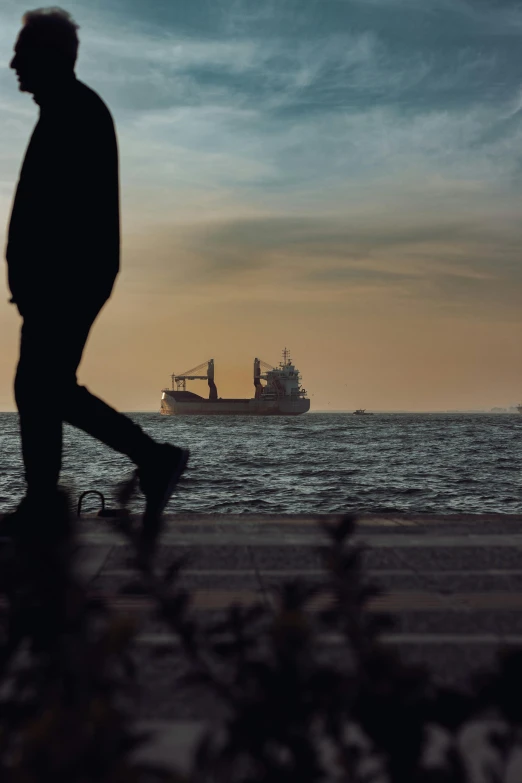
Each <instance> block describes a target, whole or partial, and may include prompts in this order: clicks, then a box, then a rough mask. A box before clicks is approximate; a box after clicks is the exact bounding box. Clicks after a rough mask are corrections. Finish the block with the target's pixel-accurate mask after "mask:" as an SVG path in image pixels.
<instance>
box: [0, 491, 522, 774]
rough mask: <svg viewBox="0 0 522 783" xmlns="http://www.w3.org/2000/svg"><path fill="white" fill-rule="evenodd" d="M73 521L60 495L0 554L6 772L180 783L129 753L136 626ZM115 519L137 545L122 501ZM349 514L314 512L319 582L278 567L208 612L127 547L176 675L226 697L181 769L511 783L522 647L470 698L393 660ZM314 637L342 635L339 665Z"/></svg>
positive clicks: (175, 576) (519, 748)
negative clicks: (318, 522) (97, 578)
mask: <svg viewBox="0 0 522 783" xmlns="http://www.w3.org/2000/svg"><path fill="white" fill-rule="evenodd" d="M72 519H73V518H72V516H71V514H70V513H69V511H68V509H67V503H66V499H65V498H63V504H62V507H61V508H60V509H57V510H55V512H54V519H53V523H54V525H53V528H52V530H53V531H54V535H53V537H50V532H51V524H50V522H51V521H49V525H47V526H46V529H45V531H43V530H42V528H41V527H40V529H39V530H37V529H31V528H30V523H28V528H29V529H28V530H27V531H25V534H24V535H21V536H20V537H19V539H17V542H16V544H15V545H14V546H13V547H10V548H4V551H3V554H2V558H3V562H2V570H1V575H0V597H2V598H3V599H4V600H5V602H6V614H5V621H4V633H3V638H2V639H1V645H0V781H2V783H3V782H4V781H5V783H40V782H41V781H44V780H45V781H48V780H52V781H59V782H60V783H69V782H70V783H91V781H96V782H98V781H99V782H100V783H127V782H128V783H149V781H151V782H152V781H160V780H169V781H172V782H173V781H181V780H182V779H183V778H182V777H181V776H180V775H179V774H176V773H175V772H173V771H171V770H163V769H161V768H159V767H153V766H150V765H148V766H147V765H145V764H140V763H138V762H137V761H136V760H135V751H136V750H137V749H138V748H139V747H140V745H142V744H143V743H144V741H145V740H146V739H147V737H146V736H144V735H138V733H137V732H136V730H135V728H134V727H133V722H132V714H133V710H134V706H135V703H136V702H135V697H136V696H137V692H136V685H135V671H134V664H133V661H134V658H133V652H134V643H133V638H134V636H135V634H136V632H137V630H138V629H137V628H136V627H134V626H133V625H132V624H131V623H130V621H129V620H128V619H126V618H122V617H119V616H118V615H115V614H114V613H112V612H111V611H110V610H109V609H108V607H107V606H106V605H105V604H104V602H103V601H102V600H100V599H93V598H92V597H89V595H88V594H87V591H86V589H85V587H84V586H83V585H82V584H81V583H80V582H79V581H78V579H77V578H76V576H75V573H74V549H75V542H74V524H73V521H72ZM40 524H41V521H40ZM111 524H112V525H113V526H114V527H115V528H116V529H117V530H118V531H119V532H120V533H121V534H122V535H124V536H126V537H127V538H128V539H129V541H130V542H131V543H132V544H134V545H136V544H137V538H136V534H135V531H134V530H133V528H132V525H131V521H130V517H128V516H127V515H126V514H125V513H122V515H121V517H116V518H114V519H112V520H111ZM355 524H356V520H355V518H354V517H351V516H347V517H345V518H343V519H341V520H340V521H339V522H338V523H337V524H334V525H324V535H325V543H324V545H323V546H322V547H321V556H322V560H323V563H324V579H323V580H322V581H321V582H320V583H318V584H313V585H310V584H308V583H306V582H304V581H299V580H297V581H296V580H294V581H288V582H287V583H285V584H284V585H283V587H282V588H281V589H280V590H279V591H278V592H277V593H276V594H274V596H273V600H272V601H271V602H260V603H259V604H258V605H256V606H253V607H249V608H248V609H246V608H242V607H240V606H234V607H232V608H231V609H230V610H229V611H228V613H227V615H226V618H225V620H223V621H221V622H219V623H214V624H210V625H208V624H203V622H202V621H201V620H200V619H199V617H197V615H196V614H195V613H194V612H193V611H192V609H191V601H190V594H189V593H188V592H187V591H186V590H184V589H182V588H181V586H180V579H179V577H180V574H181V572H182V565H183V564H182V563H181V562H175V563H173V564H172V565H171V566H170V567H169V568H168V569H167V571H166V573H165V574H164V575H162V576H161V577H160V576H158V575H157V574H156V573H155V571H154V569H152V568H150V567H149V566H148V565H147V564H143V563H140V562H139V561H138V560H137V566H136V567H137V568H138V569H139V570H140V579H141V583H142V584H143V585H144V586H145V588H146V590H147V591H148V593H149V595H150V596H152V597H153V599H154V601H155V604H156V607H157V613H158V615H159V616H160V617H161V618H162V619H163V622H164V624H165V630H170V631H171V633H172V634H174V635H175V637H176V639H177V640H178V645H177V649H179V647H181V649H182V650H183V652H184V655H185V657H186V660H187V662H188V663H189V665H190V666H189V670H190V673H189V675H188V676H187V675H185V676H184V678H183V680H181V679H180V680H179V687H180V688H184V689H186V688H187V687H188V688H192V689H194V690H198V691H200V692H201V691H203V693H205V694H207V697H208V698H209V699H213V700H214V701H217V702H219V703H220V705H221V706H222V710H221V713H222V715H223V718H222V719H220V720H219V721H217V722H216V723H214V724H212V725H209V727H208V729H207V731H206V733H205V734H204V736H203V738H202V739H201V742H200V744H199V747H198V749H197V753H196V755H195V758H194V762H193V769H192V772H191V774H190V776H189V778H187V780H190V782H191V783H261V782H263V783H266V782H267V781H269V782H270V783H316V782H317V783H319V781H321V782H322V781H328V782H329V783H330V782H332V783H334V782H338V783H341V782H342V783H344V782H346V783H467V782H469V783H481V782H482V781H484V783H498V782H499V781H506V783H522V766H520V756H521V755H522V740H521V736H520V734H521V732H520V727H522V654H521V653H518V652H517V653H511V654H510V655H503V656H501V657H500V659H499V666H498V670H497V671H496V672H495V673H492V674H489V675H487V676H483V677H481V678H480V679H477V680H476V682H475V683H474V684H473V687H472V688H471V690H468V691H467V695H466V694H465V693H464V692H462V693H461V692H456V691H441V690H439V689H436V688H435V687H434V685H433V683H432V681H431V678H430V676H429V673H428V672H427V671H425V670H423V669H420V668H415V667H411V666H406V665H404V664H403V663H402V662H401V660H400V658H399V656H398V655H397V654H396V653H395V652H394V651H393V650H392V648H391V647H388V646H386V645H384V644H383V643H382V642H381V641H380V637H381V634H382V632H383V631H384V630H388V629H389V628H390V627H391V625H392V622H391V619H390V618H389V617H388V616H384V615H378V614H376V613H375V612H369V611H367V609H368V602H369V601H370V600H371V599H372V598H373V597H374V596H375V595H376V594H377V593H378V591H377V590H375V588H373V587H371V586H368V585H367V583H366V582H365V580H364V576H363V574H362V572H361V553H362V549H361V547H360V546H358V545H357V544H355V543H354V542H353V536H354V532H355ZM325 636H329V637H331V638H330V642H335V644H336V645H337V647H338V649H339V655H338V663H337V664H336V665H333V664H332V662H331V659H330V658H326V657H325V654H324V644H323V641H324V638H325ZM168 652H169V651H168V650H165V649H164V648H161V649H158V651H157V654H158V655H160V654H161V655H165V654H167V655H168ZM470 693H471V694H472V695H469V694H470ZM173 696H174V694H173Z"/></svg>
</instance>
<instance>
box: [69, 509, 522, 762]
mask: <svg viewBox="0 0 522 783" xmlns="http://www.w3.org/2000/svg"><path fill="white" fill-rule="evenodd" d="M80 524H81V531H82V532H81V550H80V568H81V571H82V574H83V576H84V578H85V579H86V580H87V581H88V582H89V583H90V585H91V586H92V588H93V589H95V590H100V591H102V592H104V593H106V594H114V593H115V592H116V590H117V589H118V588H119V587H121V586H122V585H123V584H125V583H126V582H129V581H131V580H132V578H133V575H134V572H133V571H132V570H131V569H130V568H129V558H130V557H131V554H132V553H131V551H130V549H129V547H128V546H127V545H126V543H125V540H124V539H122V538H120V537H119V536H117V535H114V534H113V533H111V532H110V531H111V527H110V524H109V523H108V522H107V521H106V520H103V519H99V518H95V517H84V518H82V520H81V523H80ZM357 535H358V538H359V539H360V540H362V541H363V542H364V543H365V544H366V545H367V546H368V550H367V552H366V553H365V555H364V562H365V566H366V575H367V578H368V579H369V580H371V581H373V582H377V583H378V584H380V585H382V587H383V588H385V590H386V594H385V595H384V596H382V597H381V598H379V599H377V600H375V601H374V603H373V605H372V607H371V609H372V610H379V611H380V610H383V609H385V610H389V611H390V612H392V613H393V614H394V616H395V617H396V620H397V623H396V628H395V630H394V631H393V633H390V634H388V635H387V636H386V637H385V640H386V642H387V643H389V644H392V645H394V646H396V647H398V648H399V649H400V651H401V654H402V655H403V657H404V658H405V659H407V660H408V661H412V662H423V663H427V664H428V665H429V666H430V667H431V669H432V671H433V672H434V674H435V676H436V677H437V679H438V680H439V681H440V682H446V683H463V682H465V681H466V680H467V678H468V677H469V675H470V673H471V672H472V671H475V670H476V669H477V668H481V667H483V666H488V665H491V664H492V662H493V659H494V655H495V652H496V650H497V649H498V646H499V645H501V644H504V645H522V515H521V516H517V517H513V516H503V515H494V514H491V515H481V516H479V515H474V516H465V515H462V516H433V515H422V516H421V515H396V516H395V515H390V516H364V517H362V518H361V519H360V522H359V526H358V534H357ZM322 540H323V537H322V534H321V532H320V531H319V529H318V526H317V518H312V517H302V516H300V517H290V516H287V517H281V518H273V517H268V516H265V517H259V516H244V515H242V516H232V515H231V516H228V517H223V516H221V515H216V516H179V517H176V518H174V517H170V518H168V520H167V526H166V531H165V533H164V535H163V538H162V545H161V548H160V551H159V560H160V564H164V565H167V564H168V563H170V562H171V561H172V560H173V559H175V558H176V557H179V555H180V554H181V553H183V554H188V555H189V556H190V559H191V564H190V565H189V566H188V567H187V569H186V571H185V574H184V577H183V584H185V585H187V586H188V587H190V588H191V590H192V591H194V600H195V608H196V609H197V610H198V611H200V612H202V613H208V614H209V615H211V614H216V613H219V612H220V611H222V610H223V609H225V608H226V607H227V606H229V605H230V604H231V603H232V602H241V603H244V604H249V603H251V602H252V601H255V600H259V598H261V599H262V600H263V601H266V602H267V603H268V604H269V603H270V601H271V588H272V587H273V586H274V585H276V584H278V583H280V582H281V581H282V580H284V579H285V578H287V577H291V576H297V575H298V576H303V577H306V578H308V579H310V580H314V579H317V578H318V577H319V576H320V574H321V571H320V568H319V565H320V564H319V560H318V555H317V554H316V552H315V551H314V547H316V546H317V545H318V544H319V543H321V542H322ZM114 604H115V605H116V606H119V607H120V608H121V609H124V610H126V611H131V612H139V613H140V616H141V619H142V634H141V636H140V640H139V648H140V672H141V678H142V685H143V693H144V700H143V704H142V707H141V711H140V716H139V717H140V719H141V720H142V721H144V722H145V723H146V725H147V726H150V727H153V728H156V729H159V731H158V734H157V740H156V744H155V745H151V746H150V747H149V748H148V750H147V751H146V753H145V755H148V756H151V757H156V758H157V757H158V756H160V757H161V758H163V759H165V760H167V759H170V760H175V761H176V762H177V763H178V764H181V766H182V767H183V766H186V765H187V764H188V759H189V757H190V752H191V748H192V747H193V744H194V741H195V738H196V737H197V735H198V733H199V731H200V729H201V720H202V719H203V718H207V717H209V715H212V708H211V707H209V705H208V704H207V703H204V702H202V701H200V702H198V701H197V700H194V699H191V700H190V701H187V700H186V697H183V696H182V695H180V694H179V693H176V689H175V687H174V677H173V668H174V667H176V666H178V667H179V668H178V672H179V669H182V668H183V666H184V664H183V661H182V658H181V656H180V657H179V659H176V658H175V659H174V660H173V658H172V657H171V656H169V657H167V658H165V659H163V658H160V659H157V658H154V657H153V656H152V649H151V646H152V644H158V643H162V642H165V643H169V642H172V640H171V639H170V637H168V635H166V634H165V629H164V628H162V626H161V625H160V623H159V622H158V621H157V620H155V619H153V616H152V613H151V611H150V605H149V603H148V601H147V600H146V599H144V598H140V597H132V598H131V597H120V598H119V599H117V600H115V601H114ZM324 644H325V648H326V649H328V650H329V655H330V656H331V657H332V659H335V655H336V650H337V652H338V651H339V640H338V639H336V637H335V636H333V635H331V636H329V637H325V638H324Z"/></svg>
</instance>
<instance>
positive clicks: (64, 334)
mask: <svg viewBox="0 0 522 783" xmlns="http://www.w3.org/2000/svg"><path fill="white" fill-rule="evenodd" d="M100 309H101V306H100V307H97V308H94V307H93V308H91V309H90V310H86V309H85V308H84V309H83V310H82V311H80V312H79V311H78V309H76V310H74V309H73V308H72V307H67V306H58V307H56V306H55V307H54V308H50V312H45V313H41V312H40V313H36V312H33V313H29V314H28V313H24V324H23V327H22V340H21V348H20V362H19V365H18V371H17V376H16V382H15V389H16V399H17V404H18V409H19V412H20V428H21V433H22V451H23V456H24V462H25V469H26V478H27V484H28V494H38V495H41V494H42V493H44V492H45V493H47V492H53V491H55V490H56V486H57V482H58V477H59V473H60V468H61V448H62V422H63V421H66V422H68V423H70V424H73V425H74V426H76V427H79V428H80V429H82V430H84V431H85V432H86V433H88V434H89V435H92V436H93V437H95V438H97V439H98V440H100V441H102V442H103V443H105V444H106V445H108V446H110V447H111V448H113V449H115V450H117V451H119V452H121V453H123V454H126V455H127V456H128V457H130V459H131V460H132V461H133V462H135V464H136V465H137V466H138V476H139V480H140V485H141V488H142V490H143V492H144V494H145V497H146V501H147V502H146V509H145V516H144V537H145V538H148V539H151V538H152V539H155V537H156V536H157V533H158V531H159V527H160V525H159V517H160V515H161V512H162V511H163V509H164V507H165V505H166V503H167V502H168V499H169V498H170V496H171V494H172V492H173V491H174V488H175V486H176V484H177V481H178V480H179V477H180V476H181V474H182V473H183V471H184V469H185V466H186V464H187V460H188V451H186V450H184V449H180V448H177V447H175V446H170V445H168V444H158V443H156V442H155V441H154V440H153V439H152V438H150V437H149V436H148V435H147V434H146V433H145V432H144V431H143V430H142V429H141V427H139V426H138V425H137V424H135V423H134V422H133V421H132V420H131V419H129V418H128V417H127V416H124V415H123V414H121V413H118V412H117V411H115V410H114V409H113V408H111V407H110V406H109V405H107V404H106V403H105V402H103V401H102V400H100V399H98V398H97V397H95V396H94V395H93V394H91V393H90V392H89V391H88V390H87V389H86V388H85V387H81V386H78V383H77V380H76V371H77V368H78V365H79V363H80V360H81V357H82V353H83V349H84V347H85V343H86V341H87V337H88V335H89V331H90V328H91V326H92V324H93V322H94V320H95V318H96V316H97V314H98V312H99V310H100Z"/></svg>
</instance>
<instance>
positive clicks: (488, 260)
mask: <svg viewBox="0 0 522 783" xmlns="http://www.w3.org/2000/svg"><path fill="white" fill-rule="evenodd" d="M29 7H31V6H29ZM63 8H65V10H67V11H69V12H70V13H71V14H72V15H73V17H74V19H75V21H76V22H77V23H78V24H79V25H80V30H79V36H80V52H79V58H78V63H77V68H76V73H77V76H78V78H79V79H81V80H82V81H84V82H85V83H86V84H88V85H89V86H90V87H92V88H93V89H95V90H96V91H97V92H98V93H99V94H100V95H101V97H102V98H103V99H104V100H105V101H106V103H107V104H108V106H109V108H110V110H111V112H112V115H113V117H114V120H115V123H116V128H117V133H118V140H119V151H120V172H121V212H122V237H123V238H122V271H121V274H120V276H119V278H118V282H117V285H116V289H115V292H114V294H113V297H112V299H111V300H110V302H109V303H108V304H107V305H106V307H105V309H104V310H103V312H102V314H101V316H100V317H99V319H98V321H97V322H96V324H95V326H94V328H93V331H92V333H91V337H90V340H89V343H88V346H87V349H86V353H85V357H84V360H83V363H82V365H81V368H80V373H79V378H80V381H81V382H82V383H85V384H86V385H87V386H88V387H89V388H90V389H91V390H92V391H95V392H96V393H98V394H99V395H100V396H102V397H103V398H104V399H106V400H107V401H108V402H110V403H111V404H113V405H115V406H117V407H119V408H120V409H122V410H128V411H138V410H143V411H146V410H149V411H156V410H158V409H159V403H160V396H161V389H162V388H163V387H165V386H169V385H170V375H171V373H173V372H178V373H181V372H183V371H185V370H187V369H189V368H191V367H193V366H195V365H197V364H200V363H201V362H204V361H206V360H207V359H209V358H213V359H214V361H215V366H216V383H217V387H218V391H219V394H220V396H222V397H225V396H234V397H239V396H253V384H252V365H253V360H254V357H256V356H257V357H260V358H261V359H263V360H264V361H266V362H269V363H270V364H277V362H278V361H279V360H280V357H281V351H282V349H283V348H284V347H285V346H287V347H288V348H290V350H291V355H292V358H293V360H294V362H295V364H296V366H297V367H298V369H299V370H300V371H301V373H302V376H303V385H304V387H305V388H306V389H307V391H308V393H309V395H310V399H311V408H312V410H354V409H355V408H360V407H362V408H367V409H369V410H371V409H374V410H411V411H423V410H448V409H484V408H485V409H489V408H490V407H493V406H501V407H503V406H509V405H513V404H515V403H517V402H519V401H520V400H521V399H522V359H521V350H520V347H521V342H522V266H521V263H520V246H521V239H522V228H521V216H520V210H521V206H522V200H521V196H522V7H521V6H520V3H518V2H508V1H507V0H489V2H486V0H473V2H471V0H469V1H468V0H262V2H260V0H190V2H189V3H188V2H186V0H146V1H145V0H139V1H138V0H76V1H75V2H68V3H66V4H64V5H63ZM26 10H28V7H27V6H26V4H25V3H22V2H20V1H19V0H2V4H1V7H0V243H2V246H3V247H5V233H6V231H5V229H6V226H7V223H8V219H9V214H10V208H11V202H12V197H13V192H14V188H15V186H16V181H17V177H18V172H19V168H20V165H21V162H22V159H23V154H24V151H25V148H26V146H27V142H28V139H29V136H30V133H31V131H32V128H33V126H34V124H35V122H36V120H37V116H38V107H37V106H36V105H35V104H34V103H33V101H32V99H31V97H30V96H28V95H27V94H25V93H24V94H22V93H19V92H18V89H17V83H16V79H15V77H14V74H13V73H12V71H10V70H9V68H8V64H9V61H10V59H11V57H12V47H13V45H14V41H15V39H16V36H17V34H18V31H19V29H20V22H21V16H22V14H23V12H24V11H26ZM71 262H72V263H73V260H72V261H71ZM8 297H9V294H8V290H7V285H6V283H5V282H4V280H3V279H2V280H0V335H1V341H2V344H1V351H0V410H14V400H13V393H12V378H13V374H14V370H15V366H16V360H17V350H18V333H19V326H20V319H19V317H18V315H17V313H16V310H15V309H14V307H13V306H12V305H9V304H8V303H7V300H8ZM189 388H191V390H192V391H195V392H198V393H201V394H204V395H206V394H207V391H208V390H207V387H206V384H204V383H202V382H193V385H192V386H190V387H189Z"/></svg>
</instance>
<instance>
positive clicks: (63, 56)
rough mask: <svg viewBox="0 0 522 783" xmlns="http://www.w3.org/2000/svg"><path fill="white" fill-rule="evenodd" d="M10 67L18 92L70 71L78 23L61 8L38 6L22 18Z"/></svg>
mask: <svg viewBox="0 0 522 783" xmlns="http://www.w3.org/2000/svg"><path fill="white" fill-rule="evenodd" d="M22 24H23V27H22V29H21V30H20V33H19V35H18V39H17V41H16V44H15V47H14V51H15V54H14V57H13V59H12V60H11V63H10V67H11V68H12V69H13V70H14V71H16V74H17V76H18V80H19V82H20V90H21V92H30V93H33V94H34V93H37V92H39V91H41V90H42V89H43V90H45V89H48V88H49V87H52V85H53V83H55V82H56V81H59V80H60V79H61V78H63V77H64V76H67V75H70V74H72V73H73V72H74V65H75V63H76V57H77V55H78V34H77V32H76V31H77V30H78V25H77V24H76V23H75V22H74V21H73V19H72V18H71V16H70V15H69V14H68V13H67V11H63V10H62V9H61V8H38V9H36V10H35V11H27V13H26V14H24V16H23V18H22Z"/></svg>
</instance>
